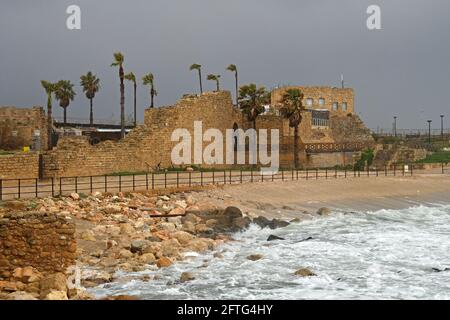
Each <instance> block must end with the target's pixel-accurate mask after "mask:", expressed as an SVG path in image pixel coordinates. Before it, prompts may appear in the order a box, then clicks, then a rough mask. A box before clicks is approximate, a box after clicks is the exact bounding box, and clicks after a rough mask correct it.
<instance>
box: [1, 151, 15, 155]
mask: <svg viewBox="0 0 450 320" xmlns="http://www.w3.org/2000/svg"><path fill="white" fill-rule="evenodd" d="M9 154H14V152H11V151H5V150H0V156H6V155H9Z"/></svg>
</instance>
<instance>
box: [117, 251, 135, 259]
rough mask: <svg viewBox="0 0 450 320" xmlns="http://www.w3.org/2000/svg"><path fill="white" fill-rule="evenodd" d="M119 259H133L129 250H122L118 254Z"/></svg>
mask: <svg viewBox="0 0 450 320" xmlns="http://www.w3.org/2000/svg"><path fill="white" fill-rule="evenodd" d="M119 256H120V258H124V259H129V258H132V257H133V253H132V252H131V251H130V250H127V249H122V250H120V252H119Z"/></svg>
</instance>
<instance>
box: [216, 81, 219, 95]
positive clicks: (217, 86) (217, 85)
mask: <svg viewBox="0 0 450 320" xmlns="http://www.w3.org/2000/svg"><path fill="white" fill-rule="evenodd" d="M216 88H217V92H219V91H220V85H219V80H216Z"/></svg>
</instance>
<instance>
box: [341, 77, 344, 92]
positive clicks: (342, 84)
mask: <svg viewBox="0 0 450 320" xmlns="http://www.w3.org/2000/svg"><path fill="white" fill-rule="evenodd" d="M341 87H342V89H344V74H341Z"/></svg>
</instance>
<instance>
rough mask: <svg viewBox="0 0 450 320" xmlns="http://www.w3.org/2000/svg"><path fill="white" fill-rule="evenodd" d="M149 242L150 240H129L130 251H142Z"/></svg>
mask: <svg viewBox="0 0 450 320" xmlns="http://www.w3.org/2000/svg"><path fill="white" fill-rule="evenodd" d="M149 243H150V241H147V240H133V241H131V246H130V251H131V252H132V253H142V252H143V251H144V249H145V248H146V247H147V246H148V245H149Z"/></svg>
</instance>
